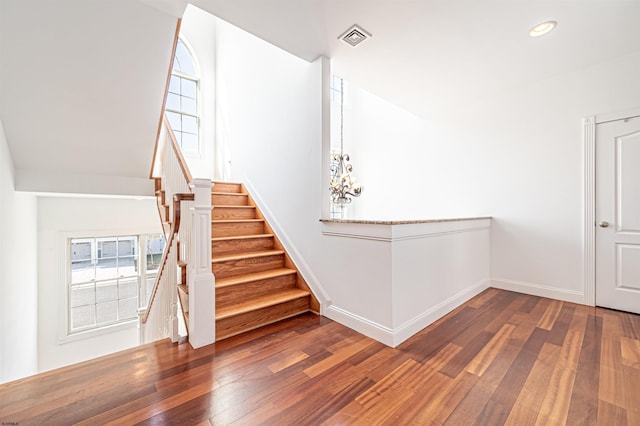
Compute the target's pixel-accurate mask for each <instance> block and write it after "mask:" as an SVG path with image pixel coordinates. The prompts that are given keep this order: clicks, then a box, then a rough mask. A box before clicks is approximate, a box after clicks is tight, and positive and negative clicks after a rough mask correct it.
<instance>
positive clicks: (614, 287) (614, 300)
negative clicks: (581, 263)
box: [596, 117, 640, 313]
mask: <svg viewBox="0 0 640 426" xmlns="http://www.w3.org/2000/svg"><path fill="white" fill-rule="evenodd" d="M596 305H598V306H603V307H607V308H613V309H618V310H621V311H627V312H635V313H640V117H634V118H628V119H623V120H617V121H611V122H608V123H602V124H598V125H597V126H596Z"/></svg>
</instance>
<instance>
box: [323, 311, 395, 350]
mask: <svg viewBox="0 0 640 426" xmlns="http://www.w3.org/2000/svg"><path fill="white" fill-rule="evenodd" d="M323 315H324V316H325V317H327V318H329V319H332V320H334V321H336V322H339V323H340V324H342V325H344V326H346V327H349V328H351V329H353V330H355V331H357V332H358V333H361V334H364V335H365V336H367V337H370V338H372V339H375V340H377V341H378V342H381V343H384V344H385V345H387V346H391V347H393V340H394V339H393V331H392V330H391V329H390V328H388V327H385V326H383V325H380V324H378V323H376V322H373V321H370V320H368V319H366V318H364V317H361V316H360V315H356V314H354V313H352V312H349V311H347V310H344V309H342V308H339V307H337V306H335V305H329V306H327V307H326V308H325V309H324V313H323Z"/></svg>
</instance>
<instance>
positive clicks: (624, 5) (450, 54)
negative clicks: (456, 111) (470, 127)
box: [192, 0, 640, 117]
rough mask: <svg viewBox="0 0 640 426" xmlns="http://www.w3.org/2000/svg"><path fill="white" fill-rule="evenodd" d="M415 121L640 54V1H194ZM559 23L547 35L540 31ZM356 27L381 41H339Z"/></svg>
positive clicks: (374, 39) (373, 39)
mask: <svg viewBox="0 0 640 426" xmlns="http://www.w3.org/2000/svg"><path fill="white" fill-rule="evenodd" d="M192 3H193V4H195V5H197V6H198V7H200V8H202V9H205V10H208V11H209V12H211V13H213V14H214V15H216V16H218V17H220V18H222V19H224V20H226V21H229V22H231V23H233V24H235V25H237V26H239V27H241V28H243V29H245V30H247V31H249V32H251V33H253V34H255V35H257V36H259V37H261V38H263V39H265V40H267V41H269V42H271V43H272V44H274V45H276V46H279V47H281V48H283V49H285V50H287V51H289V52H291V53H293V54H295V55H297V56H299V57H301V58H304V59H306V60H309V61H311V60H314V59H315V58H317V57H318V56H319V55H325V56H327V57H330V58H331V62H332V67H333V71H334V73H336V74H338V75H341V76H342V77H344V78H346V79H348V80H351V81H352V82H354V83H355V84H356V85H357V86H359V87H361V88H364V89H366V90H368V91H370V92H372V93H374V94H376V95H378V96H380V97H382V98H384V99H387V100H388V101H390V102H393V103H395V104H397V105H399V106H401V107H403V108H405V109H407V110H409V111H412V112H413V113H415V114H417V115H421V116H425V117H426V116H429V115H430V114H432V113H434V112H438V111H441V110H443V109H447V108H453V107H457V106H460V105H461V104H465V103H468V102H473V101H475V100H477V99H481V98H484V97H487V96H491V95H494V94H498V93H502V92H504V91H508V90H510V89H513V88H515V87H518V86H520V85H523V84H526V83H529V82H532V81H535V80H541V79H545V78H548V77H550V76H553V75H556V74H559V73H563V72H567V71H571V70H575V69H579V68H583V67H586V66H589V65H591V64H595V63H598V62H601V61H606V60H608V59H611V58H614V57H617V56H622V55H625V54H628V53H631V52H634V51H637V50H640V24H639V23H640V1H638V0H633V1H617V0H599V1H589V0H554V1H532V0H509V1H491V0H489V1H487V0H485V1H479V0H476V1H457V0H349V1H346V0H272V1H264V0H193V1H192ZM547 20H556V21H558V27H557V28H556V30H555V31H553V32H552V33H550V34H548V35H547V36H544V37H540V38H535V39H534V38H531V37H529V36H528V32H529V30H530V29H531V28H532V27H533V26H534V25H536V24H538V23H540V22H543V21H547ZM352 24H358V25H360V26H361V27H363V28H364V29H366V30H367V31H369V32H370V33H372V34H373V38H371V39H370V40H367V41H365V42H364V43H363V44H361V45H360V46H358V47H356V48H352V47H350V46H348V45H346V44H344V43H343V42H340V41H338V40H337V37H338V36H340V35H341V34H342V33H343V32H344V31H345V30H346V29H347V28H349V27H350V26H351V25H352Z"/></svg>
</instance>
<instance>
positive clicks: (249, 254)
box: [211, 250, 284, 262]
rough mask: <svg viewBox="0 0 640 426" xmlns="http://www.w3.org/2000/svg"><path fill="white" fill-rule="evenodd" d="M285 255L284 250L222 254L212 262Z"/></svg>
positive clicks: (214, 257)
mask: <svg viewBox="0 0 640 426" xmlns="http://www.w3.org/2000/svg"><path fill="white" fill-rule="evenodd" d="M279 254H284V250H260V251H248V252H239V253H230V254H222V255H220V256H213V259H212V260H211V261H212V262H227V261H229V260H238V259H251V258H256V257H263V256H277V255H279Z"/></svg>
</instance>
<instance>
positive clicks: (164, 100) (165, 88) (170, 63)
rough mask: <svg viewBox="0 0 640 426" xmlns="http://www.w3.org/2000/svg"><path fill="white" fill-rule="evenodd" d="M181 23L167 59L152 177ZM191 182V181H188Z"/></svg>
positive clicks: (180, 20)
mask: <svg viewBox="0 0 640 426" xmlns="http://www.w3.org/2000/svg"><path fill="white" fill-rule="evenodd" d="M181 25H182V18H179V19H178V22H177V23H176V32H175V34H174V36H173V49H172V50H171V60H170V61H169V72H168V73H167V81H166V82H165V84H164V97H163V98H162V109H160V120H159V121H158V132H157V133H156V145H155V147H154V148H153V158H152V159H151V170H150V171H149V178H150V179H152V178H153V177H154V176H153V170H154V168H155V165H156V156H157V155H158V145H159V144H160V132H161V131H162V123H164V119H165V117H164V109H165V107H166V105H167V96H168V93H169V83H170V82H171V71H172V70H173V61H174V59H175V57H176V49H177V48H178V39H179V38H180V26H181ZM189 182H191V181H189Z"/></svg>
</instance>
